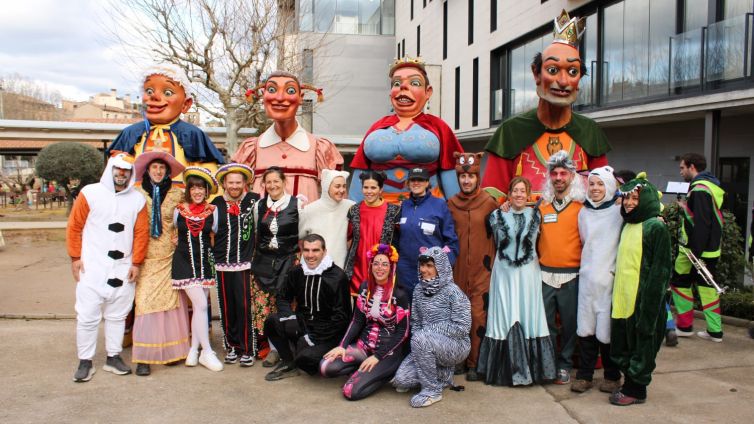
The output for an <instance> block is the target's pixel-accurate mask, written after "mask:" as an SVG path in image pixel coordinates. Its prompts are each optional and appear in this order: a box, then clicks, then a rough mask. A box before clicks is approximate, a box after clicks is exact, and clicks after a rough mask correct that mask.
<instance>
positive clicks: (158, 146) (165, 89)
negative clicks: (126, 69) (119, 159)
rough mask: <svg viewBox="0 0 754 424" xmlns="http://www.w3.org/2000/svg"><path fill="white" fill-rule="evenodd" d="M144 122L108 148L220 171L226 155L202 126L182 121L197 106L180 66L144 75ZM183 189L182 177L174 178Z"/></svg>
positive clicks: (149, 70) (159, 68)
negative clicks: (160, 154) (155, 153)
mask: <svg viewBox="0 0 754 424" xmlns="http://www.w3.org/2000/svg"><path fill="white" fill-rule="evenodd" d="M142 75H143V78H142V82H143V90H144V91H143V94H142V95H143V109H142V115H143V117H144V120H143V121H142V122H138V123H135V124H133V125H130V126H128V127H126V128H124V129H123V131H121V133H120V134H119V135H118V137H117V138H116V139H115V140H114V141H113V142H112V143H111V144H110V146H109V147H108V148H107V152H108V153H110V152H111V151H115V150H119V151H123V152H128V153H131V154H132V155H134V156H136V157H137V158H138V156H139V155H141V154H142V153H144V152H150V151H158V152H166V153H168V154H170V155H171V156H173V157H174V158H176V159H177V160H178V162H179V163H181V165H183V166H201V167H203V168H207V169H209V170H211V171H213V172H214V171H216V170H217V166H218V165H222V164H223V163H225V158H224V157H223V154H222V153H221V152H220V151H219V150H218V149H217V147H215V145H214V144H213V143H212V140H210V138H209V137H208V136H207V134H205V133H204V132H203V131H202V130H201V129H199V128H198V127H196V126H194V125H192V124H190V123H188V122H186V121H183V120H181V114H182V113H186V112H188V110H189V109H190V108H191V105H193V103H194V100H193V95H194V93H193V91H192V89H191V82H190V81H189V79H188V77H187V76H186V73H185V72H183V70H181V68H179V67H178V66H176V65H173V64H170V63H162V64H159V65H154V66H150V67H149V68H147V69H146V70H145V71H144V72H143V74H142ZM173 184H174V185H179V186H182V184H183V177H182V174H178V175H176V176H175V177H174V178H173Z"/></svg>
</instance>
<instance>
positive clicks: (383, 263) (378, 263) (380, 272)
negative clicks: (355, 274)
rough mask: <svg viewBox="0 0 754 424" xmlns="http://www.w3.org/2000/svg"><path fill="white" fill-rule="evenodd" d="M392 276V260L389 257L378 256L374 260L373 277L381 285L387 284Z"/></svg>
mask: <svg viewBox="0 0 754 424" xmlns="http://www.w3.org/2000/svg"><path fill="white" fill-rule="evenodd" d="M389 274H390V260H389V259H388V257H387V255H377V256H375V257H374V259H372V275H373V276H374V281H376V282H377V284H379V285H383V284H385V283H387V277H388V275H389Z"/></svg>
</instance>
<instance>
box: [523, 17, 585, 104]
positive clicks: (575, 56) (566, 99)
mask: <svg viewBox="0 0 754 424" xmlns="http://www.w3.org/2000/svg"><path fill="white" fill-rule="evenodd" d="M554 25H555V28H554V31H553V34H554V39H553V41H552V44H550V45H549V46H548V47H547V48H545V49H544V51H542V53H538V54H537V55H536V56H534V61H533V62H532V64H531V70H532V72H533V73H534V81H535V82H536V83H537V95H538V96H539V97H540V98H541V99H542V100H544V101H546V102H548V103H551V104H554V105H556V106H563V107H565V106H570V105H571V104H573V102H575V101H576V98H577V96H578V94H579V81H580V80H581V77H582V76H584V75H585V74H586V65H584V63H583V62H582V61H581V58H580V56H579V50H578V45H579V39H580V38H581V36H582V35H583V34H584V31H585V30H586V24H585V20H584V18H580V19H579V18H570V17H569V16H568V12H566V11H565V10H563V11H562V12H561V13H560V16H558V17H557V18H556V19H555V22H554Z"/></svg>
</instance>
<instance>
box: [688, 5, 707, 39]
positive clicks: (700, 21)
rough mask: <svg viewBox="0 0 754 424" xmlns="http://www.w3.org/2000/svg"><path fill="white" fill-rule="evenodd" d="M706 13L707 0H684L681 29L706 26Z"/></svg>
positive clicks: (689, 29) (690, 29)
mask: <svg viewBox="0 0 754 424" xmlns="http://www.w3.org/2000/svg"><path fill="white" fill-rule="evenodd" d="M708 13H709V0H686V2H685V3H684V7H683V31H684V32H688V31H692V30H695V29H699V28H701V27H703V26H706V25H707V15H708Z"/></svg>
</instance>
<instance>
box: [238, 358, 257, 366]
mask: <svg viewBox="0 0 754 424" xmlns="http://www.w3.org/2000/svg"><path fill="white" fill-rule="evenodd" d="M240 365H241V366H242V367H252V366H254V356H252V355H242V356H241V364H240Z"/></svg>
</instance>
